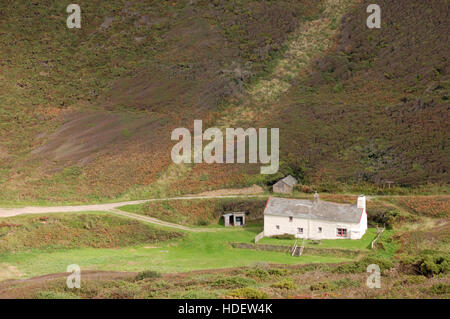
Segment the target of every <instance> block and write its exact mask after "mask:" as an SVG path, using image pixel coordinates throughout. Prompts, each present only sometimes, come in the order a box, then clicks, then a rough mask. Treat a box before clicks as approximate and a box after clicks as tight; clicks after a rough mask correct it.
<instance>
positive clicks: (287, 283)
mask: <svg viewBox="0 0 450 319" xmlns="http://www.w3.org/2000/svg"><path fill="white" fill-rule="evenodd" d="M270 287H272V288H278V289H286V290H293V289H296V288H297V285H296V284H295V283H294V282H293V281H292V280H290V279H285V280H282V281H280V282H277V283H274V284H272V285H271V286H270Z"/></svg>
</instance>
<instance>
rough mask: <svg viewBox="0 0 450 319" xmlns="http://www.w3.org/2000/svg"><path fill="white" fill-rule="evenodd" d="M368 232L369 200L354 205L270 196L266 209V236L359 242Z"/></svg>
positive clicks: (315, 197)
mask: <svg viewBox="0 0 450 319" xmlns="http://www.w3.org/2000/svg"><path fill="white" fill-rule="evenodd" d="M366 230H367V213H366V197H365V196H364V195H360V196H359V197H358V200H357V202H356V204H355V205H351V204H338V203H331V202H325V201H321V200H320V199H319V195H318V194H317V193H316V194H315V195H314V200H312V201H311V200H304V199H290V198H278V197H269V199H268V200H267V203H266V208H265V209H264V236H266V237H271V236H274V235H283V234H290V235H295V237H296V238H307V239H339V238H347V239H360V238H361V237H362V236H363V235H364V233H365V232H366Z"/></svg>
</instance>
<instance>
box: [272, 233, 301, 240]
mask: <svg viewBox="0 0 450 319" xmlns="http://www.w3.org/2000/svg"><path fill="white" fill-rule="evenodd" d="M271 238H276V239H287V240H293V239H295V236H294V235H291V234H283V235H274V236H271Z"/></svg>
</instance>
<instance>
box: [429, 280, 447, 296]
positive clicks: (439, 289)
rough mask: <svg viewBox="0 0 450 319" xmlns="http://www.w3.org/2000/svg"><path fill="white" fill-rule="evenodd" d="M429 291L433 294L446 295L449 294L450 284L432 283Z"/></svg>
mask: <svg viewBox="0 0 450 319" xmlns="http://www.w3.org/2000/svg"><path fill="white" fill-rule="evenodd" d="M430 292H431V293H432V294H435V295H448V294H450V285H448V284H444V283H439V284H434V285H433V286H431V288H430Z"/></svg>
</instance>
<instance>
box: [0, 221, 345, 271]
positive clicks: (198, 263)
mask: <svg viewBox="0 0 450 319" xmlns="http://www.w3.org/2000/svg"><path fill="white" fill-rule="evenodd" d="M155 228H157V227H155ZM259 229H260V228H259V227H250V228H248V229H232V230H222V231H217V232H205V233H187V232H185V236H184V237H183V239H174V240H169V241H165V242H160V243H157V244H147V245H146V244H141V245H136V246H131V247H122V248H112V249H111V248H90V247H85V248H76V249H46V250H41V249H34V250H30V251H22V252H17V253H3V254H2V255H1V256H0V264H2V265H8V266H13V267H14V268H15V269H16V270H17V273H18V274H20V275H19V276H18V277H32V276H38V275H44V274H49V273H58V272H65V271H66V267H67V266H68V265H70V264H78V265H79V266H80V267H81V269H82V270H115V271H142V270H145V269H152V270H156V271H159V272H162V273H170V272H184V271H191V270H201V269H213V268H227V267H240V266H249V265H253V264H255V263H280V264H305V263H336V262H345V261H350V259H347V258H336V257H326V256H302V257H301V258H298V257H291V256H289V255H288V254H284V253H280V252H269V251H256V250H247V249H233V248H232V247H231V246H230V243H231V242H251V241H252V240H253V238H254V236H255V235H256V233H257V232H258V231H259ZM16 277H17V276H16Z"/></svg>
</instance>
